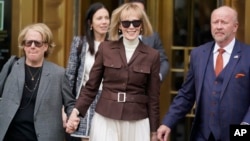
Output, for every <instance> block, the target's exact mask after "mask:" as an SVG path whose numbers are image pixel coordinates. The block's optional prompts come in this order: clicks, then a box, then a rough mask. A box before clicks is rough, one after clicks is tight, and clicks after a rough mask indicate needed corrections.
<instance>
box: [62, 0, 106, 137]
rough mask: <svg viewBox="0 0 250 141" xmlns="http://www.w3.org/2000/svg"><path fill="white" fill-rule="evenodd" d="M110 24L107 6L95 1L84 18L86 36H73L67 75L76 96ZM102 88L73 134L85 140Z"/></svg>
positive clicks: (87, 76) (84, 82)
mask: <svg viewBox="0 0 250 141" xmlns="http://www.w3.org/2000/svg"><path fill="white" fill-rule="evenodd" d="M109 24H110V17H109V11H108V10H107V8H106V7H105V6H104V5H103V4H102V3H100V2H97V3H94V4H92V5H90V7H89V9H88V10H87V12H86V16H85V20H84V25H85V28H84V29H85V32H84V34H85V36H75V37H74V38H73V41H72V44H71V51H70V56H69V60H68V66H67V69H66V76H67V77H68V79H69V80H70V86H71V88H72V91H73V93H74V94H75V96H76V98H78V96H79V93H80V90H81V87H84V86H85V84H86V82H87V80H88V79H89V73H90V70H91V68H92V65H93V64H94V61H95V54H96V52H97V50H98V46H99V44H100V43H101V42H102V41H104V40H106V39H107V32H108V28H109ZM101 88H102V86H100V87H99V92H98V94H97V97H96V99H95V102H93V104H92V105H91V106H90V107H89V109H88V112H87V113H86V115H85V116H84V118H81V122H80V124H79V128H78V130H77V131H76V132H74V133H73V134H71V136H74V137H81V138H82V140H83V141H86V140H88V138H89V131H90V127H91V125H90V124H91V120H92V117H93V114H94V110H95V105H96V103H97V100H98V98H99V96H100V93H101Z"/></svg>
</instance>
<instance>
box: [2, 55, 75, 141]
mask: <svg viewBox="0 0 250 141" xmlns="http://www.w3.org/2000/svg"><path fill="white" fill-rule="evenodd" d="M24 62H25V58H24V57H22V58H20V59H19V60H18V61H16V62H15V64H14V65H13V68H12V71H11V73H10V74H9V77H8V78H7V80H6V84H5V87H4V91H3V95H2V99H1V100H0V140H1V141H2V140H3V138H4V136H5V134H6V132H7V129H8V127H9V125H10V123H11V121H12V119H13V118H14V116H15V114H16V112H17V110H18V108H19V105H20V102H21V98H22V93H23V88H24V83H25V71H24V66H25V65H24ZM3 69H4V68H3ZM74 104H75V98H74V96H73V94H71V90H70V86H69V82H68V80H66V77H65V71H64V68H62V67H59V66H57V65H55V64H53V63H50V62H48V61H44V63H43V68H42V74H41V79H40V83H39V88H38V92H37V98H36V105H35V110H34V126H35V130H36V133H37V138H38V141H63V140H64V133H65V132H64V128H63V123H62V106H63V105H64V106H65V110H66V112H67V113H68V114H70V112H71V111H72V109H73V107H74Z"/></svg>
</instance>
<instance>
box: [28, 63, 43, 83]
mask: <svg viewBox="0 0 250 141" xmlns="http://www.w3.org/2000/svg"><path fill="white" fill-rule="evenodd" d="M27 68H28V71H29V74H30V76H31V80H32V81H34V78H35V76H36V75H37V74H38V73H39V72H40V71H41V68H42V67H40V68H39V69H38V70H37V71H36V72H35V74H32V72H31V71H30V67H29V66H27Z"/></svg>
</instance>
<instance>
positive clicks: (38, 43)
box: [22, 40, 46, 47]
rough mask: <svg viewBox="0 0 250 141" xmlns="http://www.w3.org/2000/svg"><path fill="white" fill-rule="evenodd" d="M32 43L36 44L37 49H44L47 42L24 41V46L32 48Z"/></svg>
mask: <svg viewBox="0 0 250 141" xmlns="http://www.w3.org/2000/svg"><path fill="white" fill-rule="evenodd" d="M32 43H34V44H35V46H36V47H42V46H43V43H46V42H43V41H36V40H24V41H23V42H22V45H24V46H26V47H30V46H31V45H32Z"/></svg>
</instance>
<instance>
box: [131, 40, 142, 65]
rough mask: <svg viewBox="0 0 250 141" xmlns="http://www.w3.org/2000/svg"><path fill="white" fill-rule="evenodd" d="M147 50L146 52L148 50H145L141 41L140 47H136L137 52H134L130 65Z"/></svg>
mask: <svg viewBox="0 0 250 141" xmlns="http://www.w3.org/2000/svg"><path fill="white" fill-rule="evenodd" d="M145 50H146V49H145V48H144V46H143V43H142V42H141V41H140V42H139V44H138V46H137V47H136V49H135V51H134V53H133V55H132V57H131V59H130V60H129V62H128V65H130V64H132V63H133V61H134V60H135V58H136V57H137V56H138V55H139V54H140V53H143V52H145Z"/></svg>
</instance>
